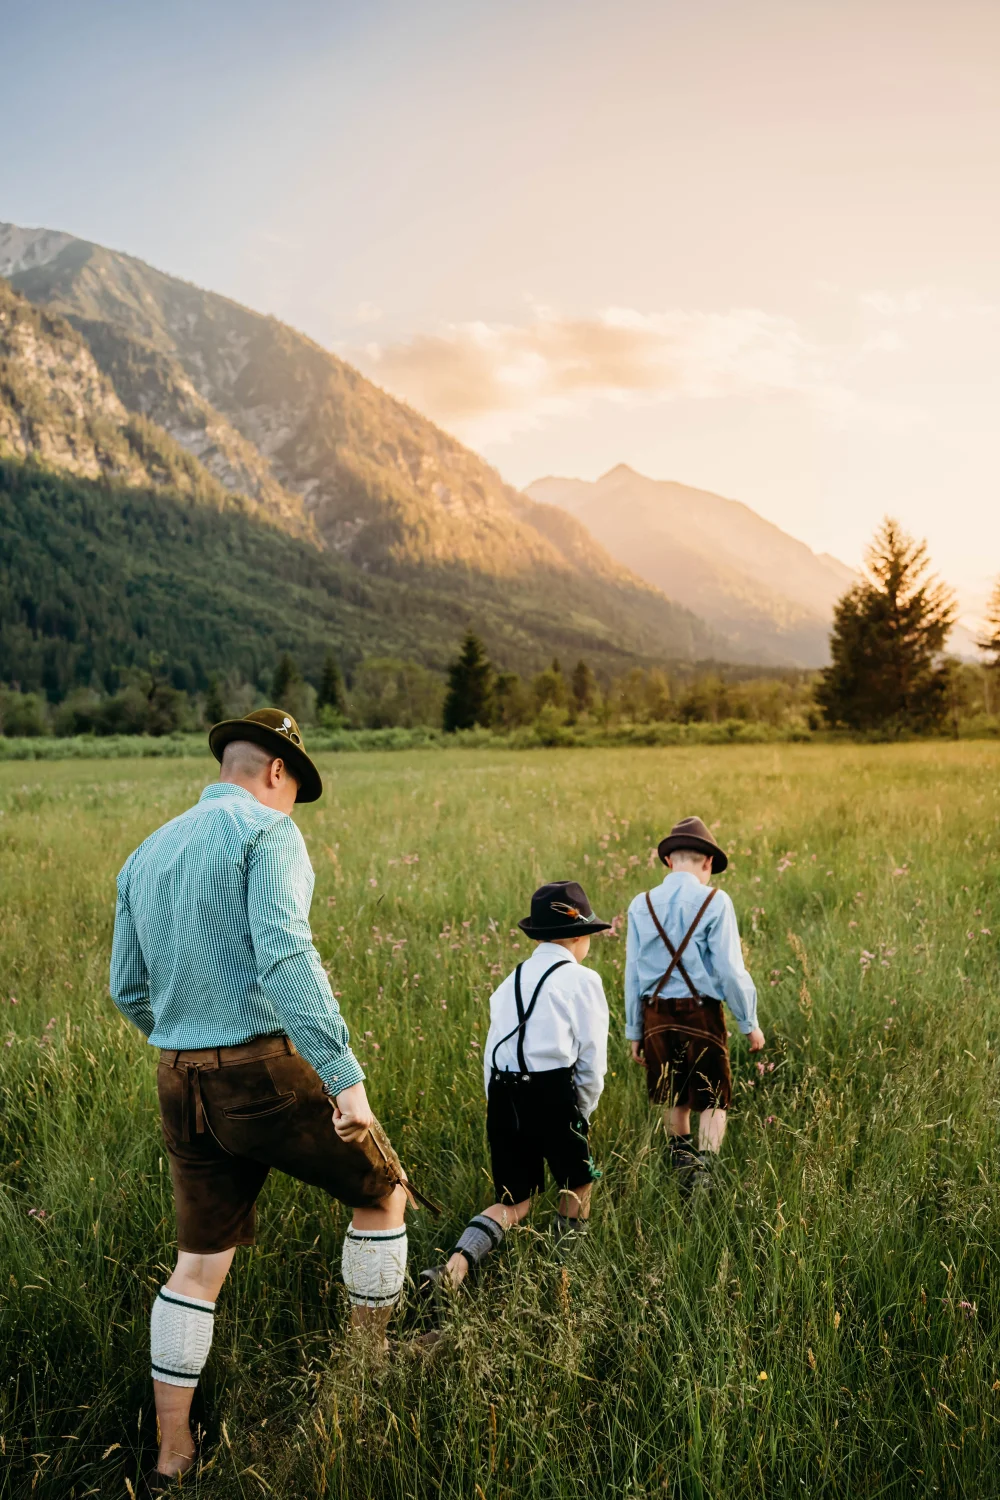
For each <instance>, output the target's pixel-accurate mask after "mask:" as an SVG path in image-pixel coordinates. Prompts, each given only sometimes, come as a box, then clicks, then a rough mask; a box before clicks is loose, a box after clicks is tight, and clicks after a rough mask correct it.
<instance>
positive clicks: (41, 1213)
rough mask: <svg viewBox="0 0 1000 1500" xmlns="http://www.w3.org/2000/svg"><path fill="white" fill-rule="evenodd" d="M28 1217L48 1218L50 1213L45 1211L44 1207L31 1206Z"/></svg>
mask: <svg viewBox="0 0 1000 1500" xmlns="http://www.w3.org/2000/svg"><path fill="white" fill-rule="evenodd" d="M28 1218H29V1219H46V1218H48V1214H47V1213H46V1212H45V1209H44V1208H29V1209H28Z"/></svg>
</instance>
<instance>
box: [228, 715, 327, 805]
mask: <svg viewBox="0 0 1000 1500" xmlns="http://www.w3.org/2000/svg"><path fill="white" fill-rule="evenodd" d="M234 740H249V741H250V742H251V744H254V745H260V747H261V749H262V750H268V751H270V752H271V754H272V755H274V756H275V757H277V756H280V757H281V759H282V760H283V761H284V762H285V765H286V766H287V767H288V769H289V771H290V772H291V774H292V775H293V776H294V777H295V780H296V781H297V782H298V784H299V790H298V794H297V796H296V798H295V800H296V802H318V801H319V799H320V797H322V795H323V778H322V777H321V776H320V774H319V772H318V771H317V769H316V767H315V766H314V765H313V763H312V761H311V760H310V759H309V757H308V755H307V754H306V752H305V751H304V750H302V749H300V747H299V746H298V745H296V744H293V742H292V741H291V740H290V739H289V738H288V736H287V734H279V733H278V731H277V730H276V729H269V728H268V726H267V725H266V724H255V723H254V721H253V720H252V719H223V720H222V722H221V724H213V726H212V728H211V729H210V730H209V734H208V748H209V749H210V750H211V752H212V754H213V755H214V756H215V758H216V760H217V761H218V762H219V764H220V765H221V764H222V752H223V751H224V750H225V748H226V746H227V745H231V744H232V743H233V741H234Z"/></svg>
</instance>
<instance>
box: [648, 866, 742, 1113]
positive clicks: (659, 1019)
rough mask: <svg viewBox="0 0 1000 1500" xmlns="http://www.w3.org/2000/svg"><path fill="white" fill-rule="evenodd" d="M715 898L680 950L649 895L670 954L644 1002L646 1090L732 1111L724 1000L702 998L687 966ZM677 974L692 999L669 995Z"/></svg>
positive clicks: (669, 1099)
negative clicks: (690, 947)
mask: <svg viewBox="0 0 1000 1500" xmlns="http://www.w3.org/2000/svg"><path fill="white" fill-rule="evenodd" d="M715 895H716V892H715V890H714V889H712V890H710V891H709V893H708V895H707V896H706V897H705V900H704V901H703V902H702V904H701V906H700V907H699V908H698V912H697V914H696V916H695V919H694V921H693V922H692V923H691V926H690V927H689V928H688V930H687V932H686V933H685V934H684V936H683V938H682V939H681V941H680V943H679V944H678V946H677V947H676V948H675V947H674V945H673V943H672V942H671V941H670V939H669V938H668V937H667V934H666V932H665V931H664V929H663V924H662V923H661V922H660V919H659V917H658V916H657V915H656V912H655V910H654V908H653V902H652V899H651V897H650V894H649V892H648V891H647V892H646V905H647V907H648V908H649V915H650V917H651V918H652V920H653V925H654V927H655V928H656V930H657V932H658V933H659V935H660V937H661V938H662V940H663V942H664V945H665V946H666V949H667V951H668V953H669V954H670V963H669V964H668V966H667V969H666V972H665V973H664V974H663V976H662V978H661V979H660V980H659V982H658V984H657V986H656V989H655V990H654V991H653V993H652V994H651V995H647V996H646V997H645V1000H644V1003H643V1022H642V1024H643V1056H644V1059H645V1063H646V1087H647V1089H648V1091H649V1097H650V1099H652V1100H653V1101H654V1102H655V1103H657V1104H674V1105H677V1106H679V1107H681V1108H689V1109H697V1110H703V1109H727V1108H728V1107H729V1101H730V1097H731V1094H732V1075H731V1073H730V1071H729V1043H728V1040H727V1036H726V1022H725V1017H724V1015H723V1010H722V1001H721V1000H715V999H712V998H711V997H710V996H707V995H699V993H698V991H697V990H696V989H695V987H694V984H693V983H692V981H691V976H690V974H689V973H688V971H687V969H686V968H685V966H684V950H685V949H686V948H687V946H688V944H689V943H690V941H691V939H692V938H693V937H694V934H695V931H696V930H697V927H698V924H699V923H700V921H701V919H702V917H703V916H704V915H705V913H706V911H707V910H708V908H709V906H710V904H711V902H712V900H713V899H714V897H715ZM675 970H676V971H677V973H678V974H679V975H680V977H681V978H682V979H683V981H684V983H685V984H686V985H687V987H688V991H689V993H688V994H687V995H670V996H667V995H664V994H663V990H664V988H665V987H666V985H667V983H668V982H669V980H670V979H671V978H672V977H673V974H674V971H675Z"/></svg>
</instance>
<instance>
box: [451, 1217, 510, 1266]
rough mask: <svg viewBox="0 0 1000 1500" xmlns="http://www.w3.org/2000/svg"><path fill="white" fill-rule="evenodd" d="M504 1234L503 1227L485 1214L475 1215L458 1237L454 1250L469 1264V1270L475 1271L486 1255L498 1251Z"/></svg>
mask: <svg viewBox="0 0 1000 1500" xmlns="http://www.w3.org/2000/svg"><path fill="white" fill-rule="evenodd" d="M505 1232H506V1231H505V1230H504V1227H503V1225H502V1224H498V1223H497V1221H496V1219H490V1218H487V1216H486V1214H476V1216H475V1218H472V1219H470V1220H469V1222H468V1224H466V1226H465V1228H464V1229H463V1230H462V1233H461V1234H460V1235H459V1237H458V1243H457V1244H456V1246H455V1250H456V1252H457V1253H458V1254H460V1255H464V1256H465V1258H466V1260H467V1261H468V1262H469V1270H470V1271H476V1270H478V1269H479V1266H480V1263H481V1262H482V1261H484V1260H485V1259H486V1257H487V1255H490V1254H492V1252H493V1251H494V1250H499V1249H500V1246H501V1245H502V1244H503V1237H504V1234H505Z"/></svg>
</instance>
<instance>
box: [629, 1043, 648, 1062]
mask: <svg viewBox="0 0 1000 1500" xmlns="http://www.w3.org/2000/svg"><path fill="white" fill-rule="evenodd" d="M632 1061H633V1062H634V1063H638V1064H639V1066H640V1068H643V1067H645V1065H646V1059H645V1058H644V1057H643V1055H642V1043H641V1042H633V1043H632Z"/></svg>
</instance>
